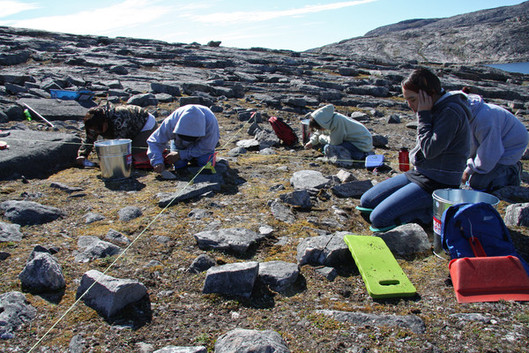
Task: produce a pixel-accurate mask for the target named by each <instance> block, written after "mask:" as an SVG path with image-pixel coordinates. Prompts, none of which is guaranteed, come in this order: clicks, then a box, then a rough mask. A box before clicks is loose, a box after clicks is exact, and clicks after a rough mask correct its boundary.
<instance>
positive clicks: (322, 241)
mask: <svg viewBox="0 0 529 353" xmlns="http://www.w3.org/2000/svg"><path fill="white" fill-rule="evenodd" d="M345 234H349V233H347V232H337V233H335V234H330V235H320V236H316V237H312V238H306V239H303V240H302V241H301V242H300V243H299V244H298V247H297V255H296V259H297V262H298V264H299V265H300V266H303V265H305V264H309V265H314V266H319V265H324V266H330V267H340V266H342V265H345V264H348V263H352V261H353V258H352V256H351V253H350V251H349V248H348V247H347V245H346V244H345V242H344V240H343V237H344V235H345Z"/></svg>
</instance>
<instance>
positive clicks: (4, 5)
mask: <svg viewBox="0 0 529 353" xmlns="http://www.w3.org/2000/svg"><path fill="white" fill-rule="evenodd" d="M38 8H39V6H38V5H37V4H35V3H29V4H28V3H25V2H18V1H2V0H0V9H2V11H1V13H0V17H7V16H11V15H14V14H17V13H19V12H23V11H26V10H33V9H38Z"/></svg>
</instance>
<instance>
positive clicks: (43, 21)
mask: <svg viewBox="0 0 529 353" xmlns="http://www.w3.org/2000/svg"><path fill="white" fill-rule="evenodd" d="M155 4H156V2H155V1H149V0H126V1H123V2H121V3H119V4H115V5H112V6H109V7H105V8H98V9H95V10H86V11H81V12H77V13H73V14H69V15H63V16H49V17H37V18H32V19H28V20H20V21H10V23H9V24H8V25H9V26H14V27H23V28H39V29H43V30H48V31H52V32H66V33H75V34H96V35H106V34H108V33H110V32H111V31H114V30H117V29H124V28H128V27H131V26H137V25H143V24H147V23H149V22H152V21H154V20H156V19H158V18H160V17H162V16H164V15H165V14H167V13H168V12H170V11H172V7H169V6H156V5H155Z"/></svg>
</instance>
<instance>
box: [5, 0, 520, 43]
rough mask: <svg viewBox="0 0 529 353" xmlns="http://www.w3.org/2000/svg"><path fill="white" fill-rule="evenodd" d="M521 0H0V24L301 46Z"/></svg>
mask: <svg viewBox="0 0 529 353" xmlns="http://www.w3.org/2000/svg"><path fill="white" fill-rule="evenodd" d="M522 2H524V1H522V0H443V1H428V0H355V1H339V0H330V1H322V0H319V1H318V0H303V1H301V0H281V1H277V0H261V1H255V0H254V1H252V0H194V1H190V0H185V1H181V0H172V1H171V0H88V1H79V0H71V1H68V0H0V26H11V27H20V28H31V29H40V30H45V31H51V32H62V33H71V34H82V35H97V36H106V37H111V38H113V37H133V38H142V39H156V40H162V41H165V42H169V43H192V42H197V43H200V44H207V43H208V42H209V41H220V42H221V45H222V46H224V47H235V48H241V49H242V48H251V47H263V48H270V49H290V50H294V51H304V50H307V49H311V48H317V47H321V46H323V45H326V44H331V43H335V42H339V41H341V40H344V39H350V38H354V37H359V36H363V35H364V34H365V33H366V32H368V31H370V30H373V29H375V28H377V27H380V26H384V25H388V24H393V23H397V22H400V21H403V20H409V19H416V18H442V17H450V16H455V15H459V14H464V13H468V12H473V11H478V10H482V9H490V8H495V7H500V6H509V5H516V4H520V3H522Z"/></svg>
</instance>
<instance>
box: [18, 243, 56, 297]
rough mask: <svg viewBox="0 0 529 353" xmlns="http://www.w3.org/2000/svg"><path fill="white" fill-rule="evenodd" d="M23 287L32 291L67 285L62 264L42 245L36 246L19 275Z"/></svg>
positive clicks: (45, 290) (36, 291) (51, 289)
mask: <svg viewBox="0 0 529 353" xmlns="http://www.w3.org/2000/svg"><path fill="white" fill-rule="evenodd" d="M18 278H19V279H20V282H21V283H22V288H24V289H27V290H28V291H30V292H32V293H42V292H50V291H57V290H60V289H62V288H64V287H65V286H66V282H65V280H64V275H63V274H62V269H61V265H60V264H59V263H58V262H57V260H56V259H55V258H54V257H53V256H52V255H51V253H50V252H49V251H48V250H47V249H45V248H43V247H42V246H36V247H35V248H34V249H33V251H32V252H31V255H30V256H29V259H28V261H27V262H26V266H25V267H24V269H23V270H22V272H20V274H19V275H18Z"/></svg>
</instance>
